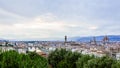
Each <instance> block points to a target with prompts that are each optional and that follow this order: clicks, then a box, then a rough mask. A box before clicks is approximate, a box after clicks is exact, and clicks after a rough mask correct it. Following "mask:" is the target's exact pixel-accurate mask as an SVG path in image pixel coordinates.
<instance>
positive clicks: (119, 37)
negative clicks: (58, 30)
mask: <svg viewBox="0 0 120 68" xmlns="http://www.w3.org/2000/svg"><path fill="white" fill-rule="evenodd" d="M107 36H108V38H109V41H120V35H107ZM93 37H95V38H96V40H97V41H101V40H103V38H104V37H105V36H89V37H72V38H69V39H68V40H70V41H71V40H72V41H81V42H89V41H90V40H92V39H93Z"/></svg>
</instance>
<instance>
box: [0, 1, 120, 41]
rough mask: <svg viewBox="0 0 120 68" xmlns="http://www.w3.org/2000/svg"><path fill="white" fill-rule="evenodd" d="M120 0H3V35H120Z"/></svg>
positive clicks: (0, 20)
mask: <svg viewBox="0 0 120 68" xmlns="http://www.w3.org/2000/svg"><path fill="white" fill-rule="evenodd" d="M119 3H120V1H119V0H0V38H4V39H15V40H35V39H39V40H51V39H54V40H55V39H60V38H64V36H65V35H67V36H68V37H75V36H96V35H120V4H119Z"/></svg>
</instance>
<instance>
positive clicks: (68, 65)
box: [48, 49, 120, 68]
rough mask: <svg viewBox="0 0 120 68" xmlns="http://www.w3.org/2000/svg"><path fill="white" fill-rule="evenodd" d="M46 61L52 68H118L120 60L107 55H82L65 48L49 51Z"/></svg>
mask: <svg viewBox="0 0 120 68" xmlns="http://www.w3.org/2000/svg"><path fill="white" fill-rule="evenodd" d="M48 62H49V64H51V66H52V67H53V68H120V61H119V60H115V59H113V58H110V57H108V56H104V57H95V56H89V55H82V54H80V53H77V52H71V51H67V50H65V49H61V50H58V49H57V50H55V51H53V52H51V53H50V55H49V56H48Z"/></svg>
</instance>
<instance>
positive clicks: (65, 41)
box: [65, 35, 67, 43]
mask: <svg viewBox="0 0 120 68" xmlns="http://www.w3.org/2000/svg"><path fill="white" fill-rule="evenodd" d="M66 42H67V36H66V35H65V43H66Z"/></svg>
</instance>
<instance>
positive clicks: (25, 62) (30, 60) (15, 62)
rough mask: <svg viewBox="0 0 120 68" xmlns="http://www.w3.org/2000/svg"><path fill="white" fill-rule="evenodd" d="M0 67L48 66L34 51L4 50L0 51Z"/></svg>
mask: <svg viewBox="0 0 120 68" xmlns="http://www.w3.org/2000/svg"><path fill="white" fill-rule="evenodd" d="M0 68H48V62H47V59H46V58H43V57H41V56H40V55H38V54H36V53H28V54H19V53H18V52H16V51H6V52H1V53H0Z"/></svg>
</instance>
